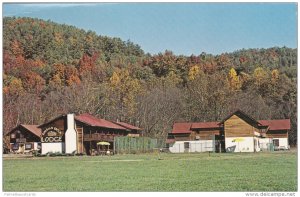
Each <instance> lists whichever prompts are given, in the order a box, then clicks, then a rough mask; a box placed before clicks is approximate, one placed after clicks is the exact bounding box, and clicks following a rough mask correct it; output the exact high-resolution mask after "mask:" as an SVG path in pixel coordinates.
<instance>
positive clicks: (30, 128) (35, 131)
mask: <svg viewBox="0 0 300 197" xmlns="http://www.w3.org/2000/svg"><path fill="white" fill-rule="evenodd" d="M20 127H23V128H24V129H26V130H27V131H29V132H31V133H32V134H34V135H36V136H37V137H41V135H42V130H41V129H40V128H38V125H26V124H19V125H18V126H17V127H15V128H14V129H12V130H10V131H9V132H7V133H6V134H5V135H8V134H9V133H11V132H13V131H15V130H17V129H20Z"/></svg>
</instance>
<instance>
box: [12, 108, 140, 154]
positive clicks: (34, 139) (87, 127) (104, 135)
mask: <svg viewBox="0 0 300 197" xmlns="http://www.w3.org/2000/svg"><path fill="white" fill-rule="evenodd" d="M16 131H17V132H16ZM140 131H141V129H140V128H138V127H136V126H133V125H130V124H128V123H124V122H118V121H117V122H112V121H108V120H105V119H101V118H97V117H94V116H92V115H90V114H79V115H75V114H63V115H60V116H58V117H56V118H54V119H52V120H50V121H47V122H46V123H44V124H41V125H39V126H38V125H19V126H18V127H16V128H15V129H13V130H12V131H10V132H9V133H8V134H7V135H6V136H7V137H9V140H10V142H11V144H13V145H11V146H12V147H13V146H17V145H15V144H16V139H19V138H22V140H23V141H24V142H31V143H38V145H39V148H40V150H41V154H47V153H49V152H53V153H55V152H59V153H66V154H72V153H79V154H81V153H85V154H87V155H90V154H92V152H93V151H95V150H97V149H98V148H99V147H98V146H97V143H98V142H100V141H104V142H108V143H110V145H109V146H107V147H105V148H106V149H107V150H110V151H112V150H113V149H114V138H115V137H117V136H133V137H138V136H139V133H140ZM18 132H22V136H21V135H12V134H18ZM15 138H16V139H15ZM23 141H22V142H23ZM20 145H21V144H20ZM20 145H19V146H20ZM19 146H18V147H19ZM13 150H14V149H13V148H12V149H11V152H12V151H13ZM21 150H23V149H21Z"/></svg>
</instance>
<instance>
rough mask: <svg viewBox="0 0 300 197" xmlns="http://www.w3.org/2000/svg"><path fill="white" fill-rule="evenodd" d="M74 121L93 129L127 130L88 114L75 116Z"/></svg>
mask: <svg viewBox="0 0 300 197" xmlns="http://www.w3.org/2000/svg"><path fill="white" fill-rule="evenodd" d="M75 120H77V121H79V122H82V123H85V124H87V125H90V126H94V127H104V128H110V129H120V130H127V129H126V128H125V127H123V126H120V125H117V124H115V123H112V122H110V121H108V120H104V119H101V118H96V117H94V116H92V115H90V114H87V113H86V114H80V115H77V116H75Z"/></svg>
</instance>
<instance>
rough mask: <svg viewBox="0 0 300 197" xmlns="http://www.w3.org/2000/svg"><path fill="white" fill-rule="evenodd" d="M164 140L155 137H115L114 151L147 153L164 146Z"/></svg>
mask: <svg viewBox="0 0 300 197" xmlns="http://www.w3.org/2000/svg"><path fill="white" fill-rule="evenodd" d="M164 146H165V142H164V140H161V139H153V138H149V137H128V136H124V137H115V139H114V152H115V153H116V154H122V153H133V154H134V153H147V152H153V151H154V149H158V148H163V147H164Z"/></svg>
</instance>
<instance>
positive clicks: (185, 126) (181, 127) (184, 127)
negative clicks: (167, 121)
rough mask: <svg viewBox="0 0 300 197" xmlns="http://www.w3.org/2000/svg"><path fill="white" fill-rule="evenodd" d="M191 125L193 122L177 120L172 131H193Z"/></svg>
mask: <svg viewBox="0 0 300 197" xmlns="http://www.w3.org/2000/svg"><path fill="white" fill-rule="evenodd" d="M191 125H192V123H188V122H175V123H174V125H173V130H172V133H191V132H192V131H191V130H190V128H191Z"/></svg>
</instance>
